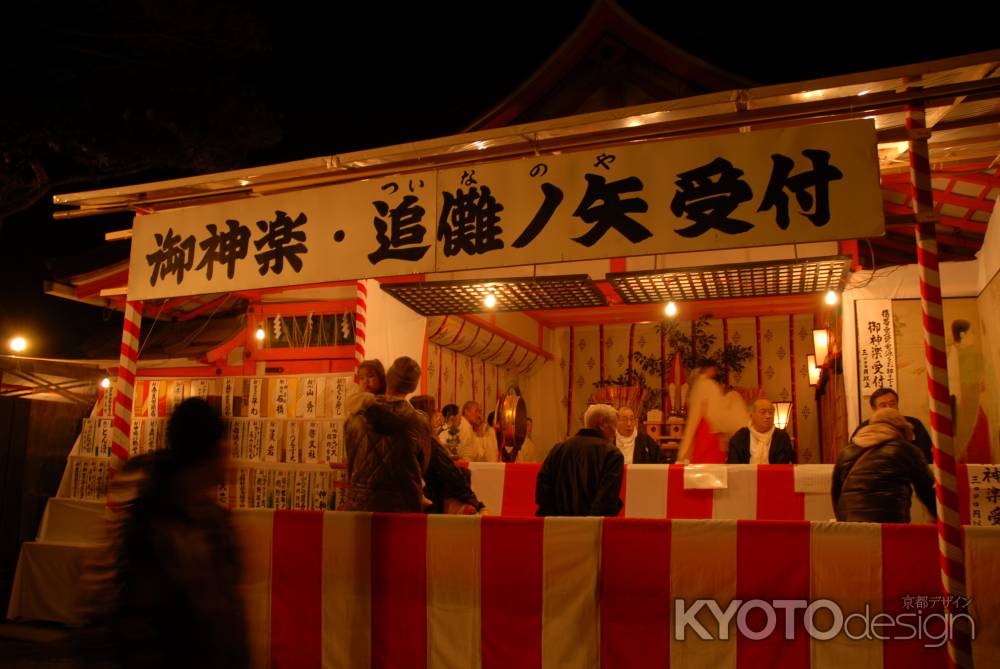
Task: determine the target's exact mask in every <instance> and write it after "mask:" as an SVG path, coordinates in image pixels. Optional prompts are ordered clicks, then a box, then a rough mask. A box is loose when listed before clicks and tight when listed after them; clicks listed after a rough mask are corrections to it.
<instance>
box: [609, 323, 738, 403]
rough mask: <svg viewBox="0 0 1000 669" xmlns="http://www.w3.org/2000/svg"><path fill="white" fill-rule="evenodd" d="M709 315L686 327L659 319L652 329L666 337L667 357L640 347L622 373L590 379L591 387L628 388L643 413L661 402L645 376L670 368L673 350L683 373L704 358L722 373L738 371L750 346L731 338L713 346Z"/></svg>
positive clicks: (657, 375) (660, 393)
mask: <svg viewBox="0 0 1000 669" xmlns="http://www.w3.org/2000/svg"><path fill="white" fill-rule="evenodd" d="M710 318H711V316H709V315H703V316H699V317H698V318H697V319H696V320H694V321H692V322H691V324H690V327H688V325H687V324H686V323H685V326H684V328H681V326H680V324H679V323H678V322H677V321H663V322H661V323H660V324H658V325H657V326H656V332H657V333H658V334H661V335H664V336H665V337H666V339H667V351H668V354H667V357H666V358H661V357H660V356H658V355H648V354H645V353H642V352H641V351H635V352H633V353H632V361H633V362H634V363H635V366H634V367H633V368H631V369H628V370H626V371H625V372H624V373H622V374H619V375H618V376H616V377H614V378H610V379H602V380H600V381H597V382H596V383H594V387H595V388H598V389H604V390H605V391H610V390H612V389H613V387H619V388H632V389H634V391H635V392H636V393H637V394H638V395H639V396H640V397H642V406H643V413H645V412H647V411H649V410H650V409H655V408H659V407H660V406H662V403H663V391H662V390H661V389H660V388H653V387H650V386H649V384H647V383H646V376H647V375H648V376H651V377H654V378H662V377H664V376H666V375H667V374H668V373H669V371H670V363H671V361H672V360H673V357H674V353H678V352H679V353H680V355H681V363H682V364H683V365H684V369H685V372H686V374H690V373H691V372H692V371H693V370H694V369H695V368H696V367H697V366H698V365H699V363H700V362H701V361H702V360H704V359H709V360H712V361H713V362H715V364H716V365H718V366H719V369H721V370H722V371H723V376H725V375H726V374H728V373H729V372H733V373H734V374H739V373H740V372H742V371H743V368H744V366H745V365H746V362H747V360H749V359H750V357H751V356H752V355H753V349H751V348H750V347H749V346H743V345H740V344H736V343H733V342H727V343H726V344H724V345H723V346H722V347H719V348H715V349H714V350H713V346H714V345H715V340H716V336H715V335H714V334H712V333H710V332H707V331H706V328H707V326H708V321H709V319H710Z"/></svg>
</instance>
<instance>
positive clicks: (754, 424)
mask: <svg viewBox="0 0 1000 669" xmlns="http://www.w3.org/2000/svg"><path fill="white" fill-rule="evenodd" d="M797 460H798V456H797V455H796V453H795V448H794V447H793V446H792V440H791V438H790V437H789V436H788V433H787V432H785V431H784V430H780V429H778V428H776V427H775V426H774V404H772V403H771V400H769V399H767V398H766V397H760V398H758V399H756V400H754V402H753V404H751V405H750V423H749V424H748V425H747V426H746V427H744V428H741V429H739V430H737V431H736V434H734V435H733V437H732V439H730V440H729V458H728V459H727V461H726V462H727V463H728V464H731V465H739V464H743V465H748V464H749V465H793V464H795V463H796V461H797Z"/></svg>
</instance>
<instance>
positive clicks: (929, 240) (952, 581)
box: [906, 102, 972, 667]
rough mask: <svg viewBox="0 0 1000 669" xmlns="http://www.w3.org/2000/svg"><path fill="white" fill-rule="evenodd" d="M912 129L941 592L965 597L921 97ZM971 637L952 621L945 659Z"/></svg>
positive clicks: (967, 660) (961, 652)
mask: <svg viewBox="0 0 1000 669" xmlns="http://www.w3.org/2000/svg"><path fill="white" fill-rule="evenodd" d="M906 128H907V130H908V131H909V134H910V181H911V184H912V188H913V210H914V213H915V214H916V218H917V230H916V236H917V263H918V264H919V267H920V305H921V308H922V309H923V320H924V354H925V356H926V358H927V389H928V391H929V396H930V414H931V441H932V442H933V444H934V464H935V467H934V472H935V474H934V476H935V478H936V483H937V486H936V487H937V507H938V512H937V529H938V548H939V549H940V562H941V580H942V583H943V584H944V589H945V592H946V593H947V594H948V595H951V596H954V597H965V595H966V589H965V556H964V550H963V546H962V527H961V520H960V516H959V499H958V485H957V467H956V464H955V445H954V441H953V440H952V436H953V434H954V431H953V426H952V425H953V424H952V414H951V398H950V394H949V392H948V355H947V350H946V349H945V338H944V308H943V306H942V300H941V275H940V273H939V271H938V248H937V237H936V234H935V229H934V225H935V224H934V220H935V213H934V196H933V193H932V190H931V170H930V161H929V158H928V155H929V152H928V147H927V136H928V133H927V132H926V122H925V115H924V105H923V103H922V102H920V103H916V104H912V105H908V106H907V108H906ZM971 648H972V639H971V635H970V629H969V627H968V625H967V621H966V619H965V618H964V617H959V618H958V620H956V621H955V631H954V635H953V636H952V637H950V638H949V639H948V659H949V665H950V666H954V667H972V651H971Z"/></svg>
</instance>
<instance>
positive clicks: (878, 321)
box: [854, 300, 896, 400]
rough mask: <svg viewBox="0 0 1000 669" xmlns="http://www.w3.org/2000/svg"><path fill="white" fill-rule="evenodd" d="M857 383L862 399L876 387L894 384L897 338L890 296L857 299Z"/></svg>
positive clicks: (887, 386)
mask: <svg viewBox="0 0 1000 669" xmlns="http://www.w3.org/2000/svg"><path fill="white" fill-rule="evenodd" d="M854 304H855V309H856V313H857V330H858V385H859V389H860V391H861V392H860V395H861V398H862V399H863V400H864V399H865V398H867V397H869V396H870V395H871V394H872V393H873V392H875V391H876V390H878V389H879V388H895V387H896V338H895V328H894V327H893V322H892V300H858V301H857V302H855V303H854Z"/></svg>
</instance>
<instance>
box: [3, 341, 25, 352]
mask: <svg viewBox="0 0 1000 669" xmlns="http://www.w3.org/2000/svg"><path fill="white" fill-rule="evenodd" d="M7 345H8V346H10V350H12V351H14V353H21V352H22V351H24V350H25V349H27V348H28V340H27V339H25V338H24V337H14V338H12V339H11V340H10V341H9V342H8V343H7Z"/></svg>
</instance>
